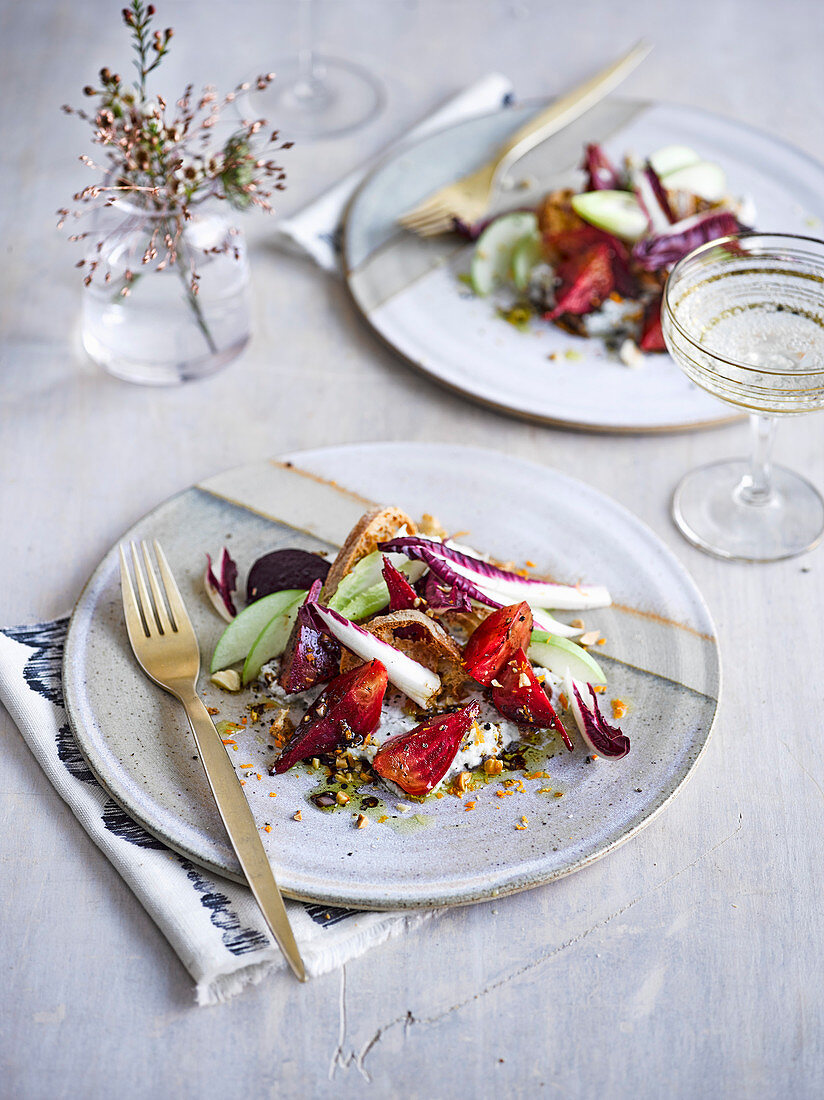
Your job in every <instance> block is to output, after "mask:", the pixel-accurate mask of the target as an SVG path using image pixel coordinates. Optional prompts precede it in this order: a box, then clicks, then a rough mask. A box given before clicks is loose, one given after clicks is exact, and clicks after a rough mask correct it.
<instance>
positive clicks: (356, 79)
mask: <svg viewBox="0 0 824 1100" xmlns="http://www.w3.org/2000/svg"><path fill="white" fill-rule="evenodd" d="M271 68H272V71H273V72H274V73H275V79H274V80H273V81H272V83H271V84H269V85H268V86H267V87H266V88H265V89H263V90H262V91H257V90H255V89H254V87H253V88H252V89H251V90H250V91H249V93H248V96H249V98H248V101H245V102H248V104H249V107H250V110H251V111H252V113H253V115H255V116H260V117H265V118H266V119H267V120H268V122H269V125H270V126H273V127H274V128H275V129H277V130H279V131H280V133H281V134H282V136H283V137H286V138H292V137H297V138H302V139H303V140H304V141H306V140H309V141H312V140H317V139H319V138H326V137H337V136H338V135H340V134H344V133H347V132H348V131H349V130H354V129H356V128H357V127H358V126H363V125H364V124H365V123H366V122H368V121H369V120H370V119H371V118H373V117H374V116H375V115H377V114H378V113H379V111H380V110H381V109H382V108H383V104H384V92H383V87H382V85H381V84H379V83H378V81H377V80H376V79H375V78H374V77H373V76H372V75H371V73H369V72H367V71H366V69H362V68H361V67H360V66H359V65H355V64H354V63H353V62H351V61H344V60H343V59H342V58H338V57H326V56H324V55H317V54H316V55H314V57H313V66H312V76H311V78H310V79H306V76H305V73H304V72H302V70H301V68H300V67H299V65H298V62H297V61H296V60H294V59H292V60H288V59H285V60H283V61H280V62H277V61H276V62H275V63H274V64H273V65H272V67H271ZM245 102H242V101H239V105H240V106H241V110H243V108H244V107H245Z"/></svg>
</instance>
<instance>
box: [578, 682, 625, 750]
mask: <svg viewBox="0 0 824 1100" xmlns="http://www.w3.org/2000/svg"><path fill="white" fill-rule="evenodd" d="M565 686H566V689H567V694H568V696H569V701H570V709H571V711H572V715H573V717H574V719H575V724H576V725H577V727H578V729H579V730H580V731H581V735H582V737H583V738H584V740H585V741H586V743H587V744H588V745H589V747H590V748H591V749H592V751H593V752H594V753H596V754H597V755H598V756H603V757H606V758H607V759H609V760H620V759H621V757H623V756H626V755H627V753H628V752H629V748H630V746H629V738H628V737H627V736H626V735H625V734H623V733H622V732H621V731H620V730H619V729H618V728H617V727H616V726H611V725H609V723H608V722H607V720H606V719H605V718H604V716H603V714H602V713H601V709H600V707H599V706H598V696H597V695H596V694H595V689H594V688H593V686H592V684H587V685H586V687H587V689H588V691H589V694H590V698H591V700H592V706H588V705H587V704H586V703H585V702H584V700H583V699H582V697H581V692H580V691H579V690H578V683H577V681H575V680H573V681H571V682H570V683H567V684H566V685H565ZM581 686H582V687H583V686H584V685H581Z"/></svg>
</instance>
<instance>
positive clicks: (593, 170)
mask: <svg viewBox="0 0 824 1100" xmlns="http://www.w3.org/2000/svg"><path fill="white" fill-rule="evenodd" d="M581 167H582V168H583V170H584V171H585V172H586V174H587V186H586V187H585V188H584V190H585V191H620V190H621V187H622V182H623V181H622V179H621V174H620V172H619V171H618V169H617V168H616V167H615V165H614V164H613V163H612V161H611V160H610V159H609V157H608V156H607V155H606V153H605V152H604V150H603V149H602V148H601V146H600V145H596V144H592V145H587V147H586V149H585V150H584V161H583V164H582V165H581Z"/></svg>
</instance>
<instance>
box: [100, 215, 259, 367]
mask: <svg viewBox="0 0 824 1100" xmlns="http://www.w3.org/2000/svg"><path fill="white" fill-rule="evenodd" d="M190 212H191V216H190V218H189V219H188V220H185V219H184V218H183V216H182V214H181V213H180V212H178V211H158V210H156V209H146V208H143V207H140V206H135V205H132V204H130V203H128V202H125V201H123V200H120V199H118V200H117V201H116V202H114V203H113V204H112V205H111V206H109V207H106V208H104V209H103V210H101V211H100V212H99V216H98V220H97V223H96V225H95V228H94V231H93V232H92V233H91V234H90V236H89V240H90V241H92V242H93V243H92V246H91V248H90V249H89V252H88V257H89V259H90V260H91V261H92V262H95V263H96V266H95V267H94V270H93V271H92V277H91V281H90V282H89V283H88V284H87V285H86V287H85V290H84V295H83V321H82V339H83V346H84V347H85V349H86V351H87V352H88V354H89V355H90V356H91V358H92V359H93V360H94V361H95V362H96V363H98V364H99V365H100V366H101V367H103V368H104V370H106V371H108V372H109V373H110V374H113V375H115V376H116V377H117V378H122V379H125V380H126V381H128V382H138V383H142V384H144V385H157V386H163V385H175V384H177V383H180V382H188V381H192V380H194V379H198V378H204V377H206V376H207V375H209V374H212V373H214V372H215V371H216V370H218V369H219V368H220V367H222V366H225V365H226V364H227V363H229V362H231V361H232V360H233V359H235V358H236V357H237V356H238V355H239V354H240V353H241V351H242V350H243V349H244V347H245V346H246V344H247V343H248V342H249V336H250V332H251V309H250V293H249V265H248V261H247V256H246V246H245V242H244V238H243V234H242V232H241V230H240V229H238V228H237V226H235V225H234V224H233V223H232V221H231V219H230V218H229V216H228V213H229V210H228V208H225V204H222V203H220V202H219V201H218V200H212V202H211V203H207V204H204V205H203V206H202V207H197V208H195V209H194V210H192V209H191V208H190Z"/></svg>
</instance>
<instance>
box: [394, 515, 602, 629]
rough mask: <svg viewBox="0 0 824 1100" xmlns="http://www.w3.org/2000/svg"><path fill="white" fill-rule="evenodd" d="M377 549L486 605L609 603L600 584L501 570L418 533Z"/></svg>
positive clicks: (574, 606) (571, 608) (576, 608)
mask: <svg viewBox="0 0 824 1100" xmlns="http://www.w3.org/2000/svg"><path fill="white" fill-rule="evenodd" d="M379 549H380V550H387V551H393V552H397V553H401V554H405V555H406V556H407V557H408V558H413V559H415V560H416V561H423V562H425V563H426V564H427V565H428V566H429V568H430V569H431V570H433V572H436V573H437V574H438V576H439V577H440V578H441V580H442V581H444V582H445V583H446V584H448V585H452V584H456V585H457V587H458V588H459V589H460V590H461V591H463V592H466V594H467V595H468V596H469V597H470V598H471V599H475V600H478V601H479V602H480V603H485V604H486V605H487V606H488V607H501V606H502V601H505V602H508V603H513V602H515V601H517V600H526V602H527V603H528V604H529V605H530V606H531V607H532V608H533V611H534V609H535V607H536V606H537V607H553V608H556V609H557V610H563V611H580V610H586V609H590V608H593V607H608V606H609V604H610V603H611V602H612V601H611V599H610V595H609V592H608V591H607V590H606V588H604V587H603V586H602V585H568V584H555V583H553V582H551V581H540V580H535V579H534V578H533V577H523V576H521V575H520V573H513V572H511V571H510V570H508V569H501V568H500V567H499V566H497V565H493V564H492V563H491V562H488V561H482V560H481V559H480V558H476V557H473V556H472V555H471V554H466V553H464V552H463V551H462V550H456V549H455V548H454V547H452V546H447V545H446V543H443V542H436V541H435V540H434V539H426V538H421V537H420V536H418V535H406V536H404V537H403V538H397V539H392V540H390V541H389V542H383V543H381V544H380V546H379ZM442 563H443V564H442ZM450 566H452V567H453V568H450ZM481 585H482V586H483V588H485V589H487V590H489V591H492V592H494V593H495V594H496V596H495V598H496V599H498V602H497V603H496V602H494V601H493V600H491V599H490V598H489V597H488V594H487V593H485V592H484V591H483V590H482V589H481V588H480V587H479V586H481ZM556 633H557V631H556Z"/></svg>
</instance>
